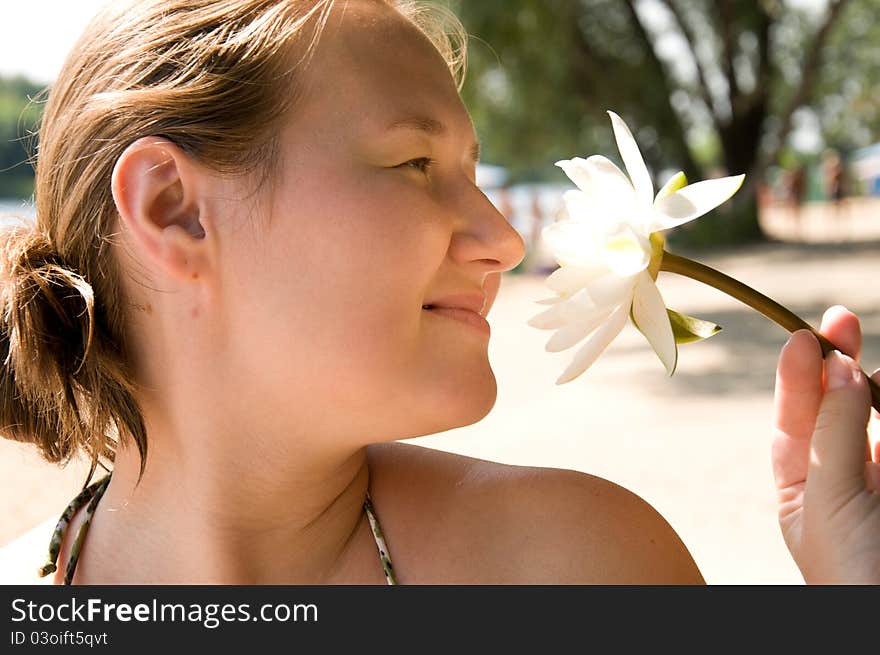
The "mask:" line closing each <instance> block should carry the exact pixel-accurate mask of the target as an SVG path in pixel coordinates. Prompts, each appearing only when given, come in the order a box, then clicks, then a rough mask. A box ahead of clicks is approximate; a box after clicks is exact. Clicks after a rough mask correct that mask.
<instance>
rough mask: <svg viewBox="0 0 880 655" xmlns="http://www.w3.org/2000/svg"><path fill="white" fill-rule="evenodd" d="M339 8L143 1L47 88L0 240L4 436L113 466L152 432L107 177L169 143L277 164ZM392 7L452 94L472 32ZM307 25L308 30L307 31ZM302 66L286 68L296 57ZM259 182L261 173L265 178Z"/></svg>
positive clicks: (114, 13) (452, 21)
mask: <svg viewBox="0 0 880 655" xmlns="http://www.w3.org/2000/svg"><path fill="white" fill-rule="evenodd" d="M335 1H336V0H137V2H130V3H116V4H113V5H111V6H109V7H108V8H107V9H105V10H104V12H102V13H101V14H99V15H98V16H97V17H96V18H95V19H94V20H93V21H92V23H91V24H90V26H89V27H88V28H87V29H86V31H85V33H84V34H83V36H82V37H81V38H80V39H79V41H78V43H77V44H76V45H75V46H74V48H73V50H72V51H71V53H70V54H69V55H68V58H67V60H66V62H65V64H64V66H63V68H62V71H61V73H60V75H59V76H58V79H57V81H56V82H55V84H54V85H53V86H52V87H51V89H50V92H49V96H48V102H47V105H46V108H45V112H44V115H43V118H42V123H41V127H40V130H39V147H38V153H37V157H36V190H35V201H36V208H37V217H36V222H35V224H34V225H33V226H29V225H13V226H9V227H7V228H5V229H4V230H3V232H2V235H0V306H2V309H3V313H2V316H0V355H3V357H4V358H3V362H2V370H0V394H2V400H0V430H2V435H3V436H4V437H6V438H9V439H13V440H16V441H21V442H27V443H33V444H36V446H37V447H38V448H39V451H40V452H41V454H42V455H43V457H44V458H45V459H46V460H48V461H50V462H60V463H62V464H64V463H67V462H68V461H69V460H70V459H71V458H72V457H73V456H74V455H76V454H77V453H79V452H80V451H84V452H85V453H87V454H88V456H89V457H90V458H91V468H90V470H89V474H88V476H87V478H86V481H85V483H84V484H83V486H84V487H85V486H86V484H88V482H89V480H90V479H91V477H92V475H93V474H94V472H95V470H96V468H97V466H99V465H100V466H102V467H103V468H105V469H107V470H109V466H108V464H107V463H105V462H109V463H112V462H113V460H114V457H115V453H116V451H117V449H118V447H119V445H120V443H121V444H125V443H126V442H127V440H128V439H131V440H133V441H134V443H135V444H136V446H137V448H138V452H139V454H140V476H139V480H140V477H141V476H143V472H144V467H145V465H146V457H147V435H146V429H145V426H144V421H143V417H142V415H141V411H140V409H139V407H138V404H137V402H136V400H135V392H136V389H137V386H136V383H135V382H134V380H133V379H132V372H131V368H130V365H129V356H128V353H129V352H130V351H129V346H128V344H127V343H126V330H125V327H126V311H125V307H126V304H127V303H126V299H125V297H124V294H123V288H122V285H121V283H120V277H121V270H120V267H119V264H118V262H117V261H116V259H115V258H114V256H113V255H112V251H111V247H110V246H111V244H112V237H113V235H112V234H111V231H112V226H113V225H114V223H115V221H116V219H117V212H116V207H115V204H114V201H113V197H112V194H111V191H110V178H111V174H112V171H113V167H114V165H115V162H116V160H117V158H118V157H119V156H120V154H121V153H122V152H123V151H124V150H125V148H126V147H127V146H128V145H130V144H131V143H133V142H134V141H136V140H137V139H139V138H141V137H145V136H162V137H165V138H167V139H169V140H170V141H172V142H173V143H175V144H176V145H177V146H178V147H180V148H181V149H182V150H184V151H185V152H187V153H188V154H189V155H191V156H192V157H194V158H196V159H197V160H198V161H200V162H201V163H203V164H206V165H208V166H211V167H213V168H214V169H216V170H217V171H220V172H224V173H226V172H228V173H230V174H232V173H243V172H246V171H254V170H258V171H263V173H265V174H268V173H269V172H270V171H271V169H272V166H273V164H274V162H275V161H276V142H275V134H276V132H277V129H276V128H277V125H278V122H279V121H280V120H281V119H282V118H283V117H284V116H285V115H286V114H287V112H289V111H290V110H295V104H296V100H297V85H296V83H295V82H296V81H297V75H298V73H299V71H300V70H301V69H302V67H303V66H304V65H306V64H304V63H303V62H304V61H305V60H306V59H307V58H310V56H311V53H312V52H313V50H314V47H315V44H316V42H317V40H318V38H319V36H320V33H321V31H322V29H323V27H324V24H325V23H326V20H327V16H328V14H329V12H330V9H331V8H332V6H333V5H334V2H335ZM375 1H377V2H383V3H384V4H386V5H389V6H392V7H393V8H394V9H396V10H397V11H398V12H399V13H400V14H401V15H403V16H404V17H405V18H407V19H409V20H410V22H411V23H412V24H413V25H414V26H415V27H416V28H418V29H419V30H420V31H421V32H422V33H423V34H425V36H426V37H427V38H428V39H430V41H431V42H432V43H433V44H434V46H435V47H436V48H437V50H438V51H439V52H440V53H441V55H442V56H443V57H444V59H445V61H446V62H447V66H448V67H449V70H450V73H451V74H452V76H453V78H454V79H455V81H456V86H457V88H458V89H459V90H460V89H461V85H462V83H463V80H464V74H465V69H466V52H467V34H466V32H465V31H464V28H463V27H462V26H461V23H459V22H458V19H457V18H456V17H455V16H454V14H452V12H451V11H449V10H448V9H446V8H445V7H442V6H438V5H426V4H423V3H421V2H416V1H412V0H403V1H395V0H375ZM309 27H311V28H312V29H308V28H309ZM293 52H298V53H299V54H300V55H301V57H300V59H299V60H298V61H297V62H296V63H295V64H293V65H292V64H291V60H290V55H291V53H293ZM263 179H265V175H264V178H263Z"/></svg>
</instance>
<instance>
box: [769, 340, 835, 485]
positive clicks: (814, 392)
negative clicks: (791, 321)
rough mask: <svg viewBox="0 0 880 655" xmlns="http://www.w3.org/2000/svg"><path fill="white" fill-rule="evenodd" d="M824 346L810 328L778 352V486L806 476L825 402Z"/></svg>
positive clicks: (775, 473)
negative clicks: (811, 444)
mask: <svg viewBox="0 0 880 655" xmlns="http://www.w3.org/2000/svg"><path fill="white" fill-rule="evenodd" d="M822 369H823V365H822V350H821V349H820V347H819V341H818V340H817V339H816V337H815V336H814V335H813V333H812V332H810V331H809V330H798V331H797V332H795V333H794V334H793V335H791V338H790V339H789V340H788V343H787V344H785V347H784V348H783V349H782V352H781V353H780V355H779V364H778V366H777V368H776V390H775V394H774V397H773V401H774V407H773V445H772V448H771V454H772V461H773V476H774V478H775V480H776V488H777V489H778V490H780V491H781V490H785V489H788V488H789V487H791V486H793V485H796V484H798V483H801V482H803V481H804V480H806V477H807V470H808V466H809V460H810V439H811V438H812V436H813V430H814V429H815V426H816V417H817V416H818V413H819V406H820V404H821V402H822V393H823V391H822Z"/></svg>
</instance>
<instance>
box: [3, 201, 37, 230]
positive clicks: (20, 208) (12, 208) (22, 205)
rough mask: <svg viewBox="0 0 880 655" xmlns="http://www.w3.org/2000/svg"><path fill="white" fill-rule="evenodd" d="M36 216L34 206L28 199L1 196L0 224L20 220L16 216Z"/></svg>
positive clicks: (30, 217) (31, 217) (32, 217)
mask: <svg viewBox="0 0 880 655" xmlns="http://www.w3.org/2000/svg"><path fill="white" fill-rule="evenodd" d="M36 216H37V212H36V210H35V209H34V206H33V205H32V204H30V203H29V202H28V201H27V200H19V199H15V198H0V225H6V224H8V223H13V222H18V220H19V219H18V218H16V217H22V218H26V219H30V220H34V219H35V218H36Z"/></svg>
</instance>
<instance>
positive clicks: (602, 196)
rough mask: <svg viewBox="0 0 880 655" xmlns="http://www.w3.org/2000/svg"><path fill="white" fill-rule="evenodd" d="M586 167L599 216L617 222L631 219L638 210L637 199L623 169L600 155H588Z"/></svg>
mask: <svg viewBox="0 0 880 655" xmlns="http://www.w3.org/2000/svg"><path fill="white" fill-rule="evenodd" d="M586 169H587V172H588V173H589V175H590V179H591V180H592V183H593V194H592V196H593V198H594V200H595V202H596V203H598V204H599V205H600V206H601V218H602V219H603V220H605V221H608V220H611V219H614V220H615V221H617V222H619V221H621V220H624V221H625V220H632V218H633V217H634V215H635V214H636V213H637V212H638V201H637V199H636V191H635V189H634V188H633V185H632V182H630V181H629V178H628V177H627V176H626V175H624V173H623V171H621V170H620V169H619V168H618V167H617V165H616V164H615V163H614V162H612V161H611V160H610V159H608V158H607V157H603V156H602V155H592V156H591V157H589V158H588V159H587V163H586ZM649 204H650V203H649Z"/></svg>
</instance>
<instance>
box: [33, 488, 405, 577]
mask: <svg viewBox="0 0 880 655" xmlns="http://www.w3.org/2000/svg"><path fill="white" fill-rule="evenodd" d="M111 476H112V473H109V474H107V475H106V476H105V477H104V478H102V479H101V480H98V481H97V482H94V483H92V484H91V485H89V486H88V487H86V488H85V489H83V490H82V491H81V492H79V494H78V495H77V496H76V498H74V499H73V500H72V501H71V502H70V504H69V505H68V506H67V507H66V508H65V510H64V512H63V513H62V514H61V517H60V518H59V519H58V523H57V525H56V526H55V530H54V531H53V532H52V541H51V542H50V543H49V558H48V560H47V562H46V563H45V564H44V565H43V566H41V567H40V568H39V569H38V570H37V575H39V576H40V577H41V578H42V577H45V576H47V575H49V574H50V573H54V572H55V571H57V570H58V566H57V563H58V556H59V554H60V553H61V542H62V541H63V540H64V534H65V532H66V531H67V528H68V526H69V525H70V521H71V519H72V518H73V516H74V515H75V514H76V513H77V512H78V511H79V509H80V508H81V507H82V506H83V505H86V503H88V504H87V505H86V510H85V516H84V518H83V522H82V525H81V526H80V528H79V531H78V532H77V535H76V541H74V543H73V547H72V548H71V551H70V559H69V560H68V562H67V569H66V570H65V572H64V584H65V585H69V584H70V583H71V581H72V580H73V573H74V571H75V570H76V564H77V562H78V561H79V553H80V550H81V549H82V545H83V541H84V540H85V538H86V533H88V531H89V525H90V524H91V522H92V516H94V514H95V508H96V507H97V506H98V501H99V500H100V499H101V496H102V495H103V494H104V491H105V490H106V489H107V485H108V484H109V483H110V477H111ZM364 511H365V512H366V513H367V520H368V521H369V522H370V528H371V529H372V531H373V537H374V539H375V540H376V548H378V550H379V559H380V560H381V562H382V569H383V571H384V572H385V581H386V582H387V583H388V584H389V585H396V584H397V580H396V578H395V577H394V567H393V566H392V564H391V558H390V556H389V554H388V546H387V545H386V544H385V537H384V535H383V534H382V528H381V527H380V526H379V520H378V519H377V518H376V513H375V510H374V508H373V502H372V500H371V499H370V494H369V492H367V496H366V498H365V499H364Z"/></svg>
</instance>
